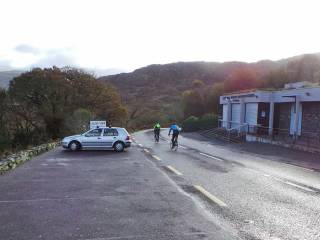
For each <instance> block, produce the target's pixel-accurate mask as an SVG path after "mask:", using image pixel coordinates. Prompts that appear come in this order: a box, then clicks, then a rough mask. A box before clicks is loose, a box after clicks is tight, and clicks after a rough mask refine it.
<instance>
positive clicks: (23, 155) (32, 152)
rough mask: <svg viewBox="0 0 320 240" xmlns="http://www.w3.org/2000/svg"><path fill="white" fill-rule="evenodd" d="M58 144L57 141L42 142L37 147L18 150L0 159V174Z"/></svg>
mask: <svg viewBox="0 0 320 240" xmlns="http://www.w3.org/2000/svg"><path fill="white" fill-rule="evenodd" d="M58 145H59V143H58V142H53V143H47V144H42V145H40V146H37V147H33V148H31V149H29V150H25V151H20V152H18V153H16V154H12V155H10V156H8V157H6V158H5V159H3V160H2V161H0V174H2V173H4V172H6V171H9V170H11V169H14V168H16V167H17V166H19V165H21V164H23V163H24V162H26V161H29V160H30V159H31V158H32V157H34V156H37V155H39V154H41V153H43V152H46V151H49V150H51V149H53V148H55V147H57V146H58Z"/></svg>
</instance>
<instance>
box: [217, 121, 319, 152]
mask: <svg viewBox="0 0 320 240" xmlns="http://www.w3.org/2000/svg"><path fill="white" fill-rule="evenodd" d="M218 126H219V127H220V128H224V129H225V130H226V132H227V137H228V139H229V140H230V138H231V136H234V135H237V136H243V135H246V134H250V135H253V136H258V137H261V138H264V139H269V140H272V141H277V142H282V143H285V144H290V145H300V146H303V147H307V148H313V149H315V148H319V146H320V130H315V131H314V132H311V131H304V130H303V129H302V131H301V134H298V135H295V134H292V133H291V132H290V129H282V128H272V129H271V128H269V127H265V126H261V125H258V124H256V125H252V124H247V123H244V124H240V123H239V122H233V121H229V122H227V121H223V120H222V119H219V124H218Z"/></svg>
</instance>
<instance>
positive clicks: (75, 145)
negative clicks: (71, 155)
mask: <svg viewBox="0 0 320 240" xmlns="http://www.w3.org/2000/svg"><path fill="white" fill-rule="evenodd" d="M69 149H70V150H71V151H77V150H79V149H80V144H79V143H78V142H77V141H72V142H71V143H69Z"/></svg>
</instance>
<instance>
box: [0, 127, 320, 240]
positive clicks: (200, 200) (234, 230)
mask: <svg viewBox="0 0 320 240" xmlns="http://www.w3.org/2000/svg"><path fill="white" fill-rule="evenodd" d="M165 133H166V131H163V134H162V137H161V140H160V142H159V143H155V142H154V141H153V135H152V132H151V131H142V132H138V133H136V134H134V137H135V141H136V143H135V144H134V145H133V147H132V148H130V149H129V150H127V151H126V152H124V153H115V152H111V151H109V152H108V151H80V152H68V151H64V150H62V149H61V148H58V149H55V150H53V151H51V152H48V153H45V154H43V155H41V156H39V157H37V158H35V159H33V160H32V161H29V162H27V163H26V164H24V165H22V166H20V167H18V168H17V169H15V170H14V171H11V172H9V173H7V174H5V175H2V176H0V239H1V240H2V239H6V240H9V239H12V240H19V239H28V240H29V239H32V240H35V239H54V240H59V239H81V240H84V239H88V240H109V239H120V240H122V239H123V240H126V239H142V240H144V239H145V240H147V239H148V240H149V239H160V240H162V239H163V240H164V239H212V240H229V239H230V240H231V239H232V240H236V239H249V240H258V239H261V240H298V239H299V240H304V239H306V240H315V239H317V240H318V239H320V200H319V199H320V198H319V196H320V195H319V194H320V173H319V172H318V171H315V170H313V169H307V168H301V167H297V166H294V165H290V164H287V163H286V162H290V159H291V160H293V158H299V157H300V156H301V157H304V156H305V155H299V154H298V153H297V154H294V153H293V154H294V155H295V156H289V155H288V154H287V153H284V151H281V148H271V151H270V149H269V150H268V152H264V151H262V150H263V149H264V148H263V147H262V148H261V146H259V147H260V148H261V149H260V150H259V151H256V152H254V151H248V150H246V149H243V148H241V147H239V146H237V145H229V144H222V143H219V142H217V143H212V142H207V141H205V140H204V139H201V138H195V137H194V136H191V137H192V138H190V137H182V136H180V138H179V144H180V146H179V149H178V150H177V151H172V150H170V149H169V142H168V137H167V136H166V134H165ZM253 146H254V145H253ZM256 149H257V150H258V146H257V147H256ZM272 149H273V150H272ZM269 152H270V153H269ZM287 155H288V159H287V161H286V159H285V158H286V156H287ZM280 156H281V159H280ZM315 158H316V157H315ZM280 160H281V161H280ZM314 160H316V159H314Z"/></svg>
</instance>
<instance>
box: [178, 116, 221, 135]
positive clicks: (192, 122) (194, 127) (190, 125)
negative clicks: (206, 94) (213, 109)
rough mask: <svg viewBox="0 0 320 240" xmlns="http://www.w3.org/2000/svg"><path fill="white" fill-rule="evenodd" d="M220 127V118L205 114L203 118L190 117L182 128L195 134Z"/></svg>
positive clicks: (183, 123)
mask: <svg viewBox="0 0 320 240" xmlns="http://www.w3.org/2000/svg"><path fill="white" fill-rule="evenodd" d="M217 126H218V116H217V115H215V114H212V113H210V114H205V115H203V116H202V117H201V118H197V117H194V116H190V117H188V118H187V119H185V120H184V121H183V122H182V128H183V131H185V132H193V131H198V130H205V129H210V128H215V127H217Z"/></svg>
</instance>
